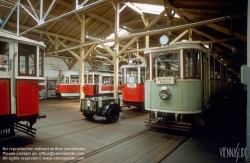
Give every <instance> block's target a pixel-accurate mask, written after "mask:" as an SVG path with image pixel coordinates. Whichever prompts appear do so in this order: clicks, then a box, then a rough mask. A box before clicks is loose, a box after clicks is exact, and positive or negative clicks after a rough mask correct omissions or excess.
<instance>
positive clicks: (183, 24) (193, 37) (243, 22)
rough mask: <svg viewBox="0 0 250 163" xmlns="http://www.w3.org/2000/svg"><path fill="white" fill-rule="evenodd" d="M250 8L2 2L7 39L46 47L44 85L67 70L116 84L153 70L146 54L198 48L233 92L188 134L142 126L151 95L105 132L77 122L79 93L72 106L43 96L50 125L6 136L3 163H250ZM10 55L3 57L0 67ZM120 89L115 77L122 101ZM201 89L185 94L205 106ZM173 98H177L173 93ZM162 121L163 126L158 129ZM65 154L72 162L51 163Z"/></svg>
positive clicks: (100, 125)
mask: <svg viewBox="0 0 250 163" xmlns="http://www.w3.org/2000/svg"><path fill="white" fill-rule="evenodd" d="M248 6H249V5H248V1H247V0H240V1H234V0H185V1H184V0H183V1H182V0H0V19H1V20H0V32H1V33H7V34H9V33H13V35H17V36H18V37H20V39H22V37H25V38H28V39H31V40H35V41H37V42H43V43H44V44H45V49H44V51H45V57H44V72H43V75H44V80H43V81H46V77H48V76H53V77H55V78H57V77H58V74H60V73H61V72H63V71H67V70H71V71H76V72H78V73H79V74H80V76H83V75H84V72H85V71H90V70H95V71H97V70H98V71H100V70H102V71H103V72H104V70H105V71H111V72H112V73H113V75H114V76H118V74H120V73H122V71H121V66H123V65H129V64H133V65H137V64H146V65H147V64H149V60H150V59H149V58H150V57H148V58H147V57H146V53H147V51H150V50H149V49H154V48H155V49H157V48H164V47H171V46H175V45H176V46H178V44H179V43H180V42H181V43H185V42H186V43H187V42H193V43H196V44H197V43H199V44H200V45H202V48H205V49H206V51H207V52H208V53H209V54H210V55H211V56H212V57H213V58H215V59H214V60H216V61H218V63H220V64H221V67H224V68H221V69H223V71H224V69H227V73H225V74H224V76H223V77H222V76H221V78H223V80H225V82H226V85H227V88H228V89H229V91H228V92H227V96H226V97H225V98H223V99H220V100H218V101H217V102H214V103H213V104H211V105H209V106H208V107H207V109H204V110H202V112H201V113H200V114H199V119H200V121H202V122H203V123H202V125H198V126H195V127H193V128H192V129H191V130H189V131H187V132H185V131H181V130H177V131H176V130H173V129H171V128H170V129H169V128H168V127H166V126H165V127H162V128H161V127H156V126H151V125H147V123H146V122H145V119H147V118H148V116H149V115H151V113H154V112H156V111H155V110H153V111H152V110H151V111H150V110H147V109H146V108H147V106H146V105H147V101H146V100H147V99H150V98H153V95H152V96H151V97H148V98H146V94H147V93H145V109H144V108H143V109H141V108H139V107H137V106H127V105H123V104H122V102H121V104H120V109H121V110H120V111H121V112H120V113H119V119H118V120H117V122H115V123H108V122H106V121H105V119H106V118H105V117H99V116H94V117H93V118H92V116H93V115H92V116H91V118H89V117H88V116H86V115H85V117H84V116H83V115H80V112H79V106H80V105H82V104H81V103H82V100H81V99H84V98H85V97H84V94H83V93H82V92H81V91H80V92H81V93H80V94H79V96H80V97H74V98H72V97H70V98H67V97H63V98H62V97H50V98H49V97H46V96H45V97H44V98H40V100H39V106H40V113H41V114H44V116H43V117H42V118H40V119H38V120H37V122H36V123H35V124H34V128H36V130H37V131H36V135H35V136H29V135H28V134H25V133H23V132H20V131H19V130H16V129H15V134H14V135H15V136H13V137H11V138H5V137H4V136H1V137H0V138H1V140H0V144H1V152H2V153H1V156H0V162H2V161H6V162H8V161H9V162H12V161H20V162H30V161H32V160H33V162H36V161H37V162H163V163H165V162H168V163H169V162H171V163H172V162H173V163H175V162H178V163H181V162H189V161H190V162H194V163H196V162H197V163H198V162H225V163H226V162H250V159H249V158H250V154H249V153H250V152H248V151H247V148H248V149H249V148H250V146H249V144H250V140H249V134H250V133H249V131H248V129H247V128H249V127H250V126H248V123H247V122H249V120H248V119H249V115H248V114H249V111H248V110H249V104H248V103H249V102H248V101H249V100H247V97H249V95H248V93H247V92H248V91H247V90H249V88H248V87H247V82H248V81H247V80H246V77H247V74H246V72H247V70H248V69H247V66H246V65H249V54H247V28H248V27H247V25H248V16H249V14H248ZM3 35H4V34H1V35H0V42H1V41H2V40H1V38H3ZM0 45H1V46H2V44H0ZM183 47H185V45H183ZM3 50H4V48H3V47H0V56H2V57H1V58H2V62H1V63H2V64H1V65H4V64H3V62H4V59H3V56H4V55H3V54H2V53H4V52H3ZM152 51H154V50H152ZM183 51H185V50H183ZM152 53H153V52H152ZM131 62H132V63H131ZM247 62H248V63H247ZM13 64H14V63H13ZM153 64H154V63H153ZM180 64H181V63H180ZM202 66H204V65H201V66H200V67H202ZM151 67H152V66H151ZM204 67H205V66H204ZM248 67H249V66H248ZM1 71H2V69H1ZM148 71H149V70H148ZM207 71H209V70H207ZM209 72H210V71H209ZM224 72H225V71H224ZM248 72H249V71H248ZM0 74H1V73H0ZM202 74H203V76H205V74H206V73H205V70H204V71H203V72H202ZM14 75H15V74H14ZM248 75H249V74H248ZM1 78H2V77H1V76H0V79H1ZM150 79H151V78H150ZM171 79H172V78H171ZM56 80H57V79H56ZM118 80H119V79H118V77H114V85H116V87H115V86H114V93H113V94H112V96H113V97H118V96H120V95H119V93H118V86H117V85H118ZM145 80H147V79H145ZM174 80H176V81H175V82H177V80H180V79H174ZM192 80H194V79H192ZM219 80H220V79H219ZM152 81H153V82H155V81H154V80H153V79H152ZM41 83H42V81H40V84H41ZM44 83H45V82H44ZM248 83H249V82H248ZM0 84H1V83H0ZM81 84H82V83H81ZM83 85H84V84H82V85H80V88H81V86H83ZM152 85H153V84H151V86H152ZM152 87H153V86H152ZM183 87H184V86H183ZM0 88H1V86H0ZM44 88H47V87H46V83H45V87H44ZM170 88H171V87H170ZM150 89H151V88H150ZM196 89H198V87H195V86H194V87H192V89H191V88H190V89H189V88H188V89H187V90H188V91H189V92H183V94H185V93H186V94H188V95H189V97H190V101H191V100H192V99H193V98H192V97H194V96H198V95H195V94H196V93H195V92H196V91H195V90H196ZM204 89H206V88H205V86H204ZM0 90H1V89H0ZM26 91H27V92H28V91H29V88H27V90H26ZM145 92H147V88H146V81H145ZM152 92H153V91H152ZM166 92H167V93H170V91H167V90H166ZM149 94H150V93H149ZM172 94H173V95H172V97H173V98H174V91H172ZM158 95H159V93H158V92H157V94H156V95H155V96H157V97H159V96H158ZM141 96H143V97H144V95H141ZM0 97H1V96H0ZM178 100H180V101H181V100H182V99H181V98H179V99H178ZM1 101H2V100H1ZM200 101H201V100H200ZM154 102H155V103H157V101H153V102H152V103H154ZM191 102H192V101H191ZM192 103H194V104H193V105H196V104H195V101H194V102H192ZM86 105H88V104H86ZM151 105H153V104H150V106H151ZM168 105H169V103H168ZM171 105H172V104H171ZM193 105H192V106H193ZM0 106H1V105H0ZM88 106H89V105H88ZM80 107H81V106H80ZM166 107H167V106H166ZM0 109H1V108H0ZM201 109H202V108H201ZM109 112H110V111H109ZM0 113H1V112H0ZM247 113H248V114H247ZM163 115H165V114H163ZM176 115H177V114H176ZM189 118H190V117H187V119H188V120H189ZM107 119H108V118H107ZM190 119H192V118H190ZM159 121H160V123H164V121H165V119H157V120H156V121H155V123H158V122H159ZM191 121H192V120H191ZM111 122H112V120H111ZM192 122H193V121H192ZM1 123H5V122H3V121H1ZM21 123H23V124H26V122H23V121H22V122H21ZM191 124H192V123H191ZM192 125H193V124H192ZM0 126H1V125H0ZM1 132H2V131H1ZM13 148H16V149H13ZM5 149H8V150H7V151H5ZM11 149H12V150H11ZM30 149H31V150H32V151H33V152H35V153H33V154H34V155H33V156H32V154H31V153H29V152H31V151H29V150H30ZM35 149H37V151H35ZM66 149H71V150H69V151H68V152H72V151H73V152H75V153H71V155H65V153H59V154H60V155H59V156H58V157H56V155H55V154H54V155H53V156H51V155H46V152H62V151H60V150H63V151H64V152H65V151H66ZM83 149H84V150H83ZM235 151H236V152H235ZM8 152H9V153H10V154H8ZM41 152H44V153H41ZM81 152H82V153H81ZM27 153H28V154H27ZM79 153H80V154H79ZM18 154H19V155H18ZM77 154H79V155H77ZM247 156H248V158H247ZM72 157H73V158H74V159H71V158H72ZM39 159H40V161H39ZM46 159H53V160H54V161H51V160H50V161H49V160H46Z"/></svg>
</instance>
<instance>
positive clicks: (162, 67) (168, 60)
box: [153, 52, 180, 78]
mask: <svg viewBox="0 0 250 163" xmlns="http://www.w3.org/2000/svg"><path fill="white" fill-rule="evenodd" d="M154 61H155V64H154V65H153V74H154V73H155V74H154V75H153V78H155V77H170V76H173V77H175V78H179V77H180V74H179V72H180V71H179V64H180V62H179V53H176V52H166V53H162V54H159V55H157V56H155V57H154Z"/></svg>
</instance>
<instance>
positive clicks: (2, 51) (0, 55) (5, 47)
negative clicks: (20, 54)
mask: <svg viewBox="0 0 250 163" xmlns="http://www.w3.org/2000/svg"><path fill="white" fill-rule="evenodd" d="M0 47H1V48H0V59H1V65H0V72H1V71H2V72H9V69H10V67H9V51H10V44H9V42H6V41H0ZM6 57H7V59H6ZM5 59H6V60H5ZM5 61H6V63H5Z"/></svg>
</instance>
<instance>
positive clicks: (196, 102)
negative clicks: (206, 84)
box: [183, 81, 203, 112]
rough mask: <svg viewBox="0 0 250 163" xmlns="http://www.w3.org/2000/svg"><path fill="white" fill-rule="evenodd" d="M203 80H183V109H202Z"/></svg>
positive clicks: (193, 110)
mask: <svg viewBox="0 0 250 163" xmlns="http://www.w3.org/2000/svg"><path fill="white" fill-rule="evenodd" d="M202 100H203V82H202V81H184V82H183V110H184V111H190V112H197V111H201V110H202V102H203V101H202Z"/></svg>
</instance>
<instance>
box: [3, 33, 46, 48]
mask: <svg viewBox="0 0 250 163" xmlns="http://www.w3.org/2000/svg"><path fill="white" fill-rule="evenodd" d="M0 37H3V38H7V39H11V40H17V41H19V42H24V43H30V44H35V45H39V46H42V47H46V46H45V44H44V42H40V41H35V40H32V39H29V38H26V37H22V36H18V35H16V34H15V33H11V32H8V31H5V30H0Z"/></svg>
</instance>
